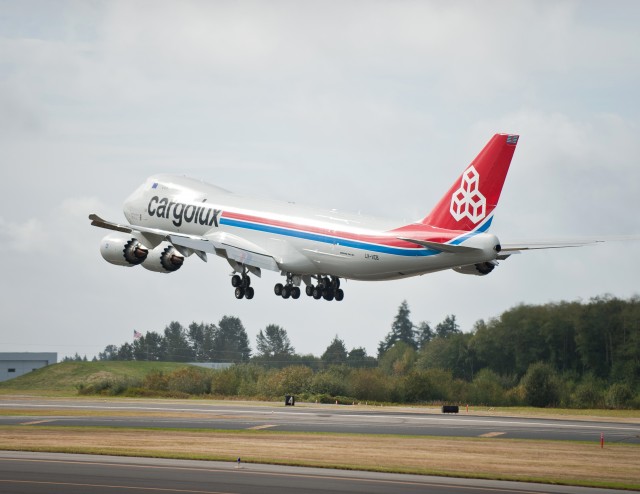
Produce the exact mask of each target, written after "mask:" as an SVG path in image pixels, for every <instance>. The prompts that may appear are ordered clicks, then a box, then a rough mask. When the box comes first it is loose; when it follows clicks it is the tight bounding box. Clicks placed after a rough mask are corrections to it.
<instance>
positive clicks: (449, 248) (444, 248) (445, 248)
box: [398, 237, 481, 254]
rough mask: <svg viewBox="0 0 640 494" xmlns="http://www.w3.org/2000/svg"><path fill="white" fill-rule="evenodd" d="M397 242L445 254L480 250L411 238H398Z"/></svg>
mask: <svg viewBox="0 0 640 494" xmlns="http://www.w3.org/2000/svg"><path fill="white" fill-rule="evenodd" d="M398 240H404V241H405V242H411V243H412V244H416V245H421V246H422V247H426V248H427V249H431V250H435V251H438V252H447V253H449V254H472V253H474V252H479V251H480V250H481V249H476V248H475V247H465V246H463V245H451V244H441V243H438V242H429V241H427V240H416V239H413V238H403V237H398Z"/></svg>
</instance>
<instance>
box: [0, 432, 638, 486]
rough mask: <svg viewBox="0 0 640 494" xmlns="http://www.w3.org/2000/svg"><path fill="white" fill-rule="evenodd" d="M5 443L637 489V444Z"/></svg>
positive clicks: (112, 439)
mask: <svg viewBox="0 0 640 494" xmlns="http://www.w3.org/2000/svg"><path fill="white" fill-rule="evenodd" d="M0 448H1V449H6V450H14V449H15V450H37V451H65V452H86V453H101V454H119V455H136V456H163V457H177V458H187V457H188V458H200V459H224V460H234V459H235V458H237V457H241V458H242V459H243V461H245V462H247V461H249V462H251V461H253V462H265V463H267V462H268V463H283V464H293V465H309V466H326V467H338V468H352V469H373V470H376V469H379V470H387V471H400V472H411V473H422V474H441V475H455V476H472V477H490V478H499V479H514V480H538V481H545V482H557V483H568V484H581V485H594V486H597V485H609V486H620V487H627V488H635V489H640V448H638V447H637V446H632V445H608V446H606V447H605V448H604V449H600V447H599V445H598V444H586V443H585V444H583V443H571V442H558V441H520V440H505V439H500V440H496V439H450V438H449V439H443V438H425V437H401V436H370V435H345V434H298V433H281V432H269V431H250V432H249V431H243V432H240V433H239V432H220V431H216V432H210V431H175V430H140V429H101V428H97V429H96V428H91V429H89V428H73V427H69V428H67V427H46V426H10V427H9V426H6V427H0Z"/></svg>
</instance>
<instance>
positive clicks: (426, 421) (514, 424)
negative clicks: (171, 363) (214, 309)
mask: <svg viewBox="0 0 640 494" xmlns="http://www.w3.org/2000/svg"><path fill="white" fill-rule="evenodd" d="M10 408H22V409H28V410H30V411H31V410H33V411H36V410H42V414H36V415H28V416H27V415H5V416H0V425H16V424H22V425H48V426H57V425H58V426H109V427H159V428H176V429H221V430H238V429H256V430H278V431H291V432H335V433H363V434H401V435H410V436H458V437H483V436H485V437H494V438H512V439H514V438H517V439H550V440H571V441H594V442H599V441H600V434H604V436H605V440H606V441H607V442H608V443H610V442H612V443H629V444H640V424H638V423H619V422H607V421H598V422H594V421H583V420H560V419H539V418H521V417H495V416H483V415H474V414H473V413H469V414H467V413H466V412H465V410H464V409H461V413H459V414H455V415H452V414H441V413H435V412H434V410H433V409H432V410H427V409H422V410H421V409H396V408H388V407H385V408H375V407H358V406H356V407H351V406H334V405H330V406H326V405H304V406H298V405H297V406H295V407H284V406H256V405H251V404H249V405H243V404H239V405H234V404H220V403H219V402H218V403H215V402H214V403H207V402H206V401H194V402H185V401H179V402H172V401H166V400H162V401H157V400H77V399H44V398H35V399H15V398H0V410H2V409H10ZM47 409H56V410H58V411H60V410H62V411H64V410H68V411H69V413H70V415H65V416H52V415H47V413H46V410H47ZM79 410H84V411H89V412H91V413H94V414H96V415H89V416H73V415H71V414H72V413H77V412H78V411H79ZM114 412H117V413H118V414H119V415H118V416H108V415H107V416H104V415H103V416H100V414H101V413H114ZM128 412H131V414H130V415H128ZM142 413H153V414H154V416H140V415H141V414H142ZM135 414H139V415H138V416H136V415H135ZM163 414H164V415H166V414H169V415H172V416H170V417H167V416H162V415H163Z"/></svg>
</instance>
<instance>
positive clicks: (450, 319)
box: [436, 314, 462, 338]
mask: <svg viewBox="0 0 640 494" xmlns="http://www.w3.org/2000/svg"><path fill="white" fill-rule="evenodd" d="M461 332H462V331H460V326H458V323H457V322H456V316H454V315H453V314H451V315H449V316H447V317H445V318H444V321H442V322H440V323H438V325H437V326H436V336H438V337H440V338H447V337H448V336H451V335H453V334H459V333H461Z"/></svg>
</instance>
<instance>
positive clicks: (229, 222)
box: [220, 216, 493, 257]
mask: <svg viewBox="0 0 640 494" xmlns="http://www.w3.org/2000/svg"><path fill="white" fill-rule="evenodd" d="M492 219H493V217H491V218H489V220H488V221H486V222H485V223H483V224H482V225H481V226H480V227H479V228H478V229H477V230H475V231H472V232H469V233H467V234H465V235H462V236H460V237H458V238H456V239H455V240H453V241H452V242H451V244H452V245H459V244H461V243H462V242H464V241H465V240H467V239H469V238H471V237H473V236H474V235H476V234H478V233H482V232H485V231H487V230H488V229H489V226H490V225H491V221H492ZM220 225H226V226H231V227H236V228H244V229H247V230H255V231H259V232H267V233H274V234H277V235H284V236H287V237H294V238H300V239H304V240H312V241H314V242H322V243H325V244H336V245H343V246H345V247H351V248H354V249H360V250H368V251H371V252H379V253H381V254H392V255H396V256H407V257H426V256H433V255H436V254H439V252H437V251H435V250H429V249H406V248H402V247H391V246H387V245H381V244H371V243H367V242H362V241H358V240H351V239H347V238H340V237H331V236H328V235H322V234H319V233H311V232H305V231H300V230H291V229H289V228H283V227H279V226H273V225H265V224H263V223H253V222H250V221H244V220H236V219H231V218H225V217H224V216H223V217H222V218H220Z"/></svg>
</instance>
